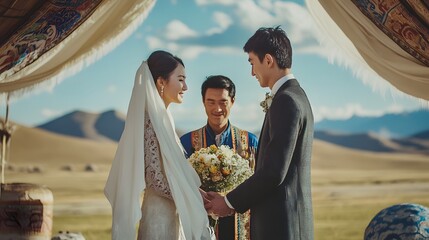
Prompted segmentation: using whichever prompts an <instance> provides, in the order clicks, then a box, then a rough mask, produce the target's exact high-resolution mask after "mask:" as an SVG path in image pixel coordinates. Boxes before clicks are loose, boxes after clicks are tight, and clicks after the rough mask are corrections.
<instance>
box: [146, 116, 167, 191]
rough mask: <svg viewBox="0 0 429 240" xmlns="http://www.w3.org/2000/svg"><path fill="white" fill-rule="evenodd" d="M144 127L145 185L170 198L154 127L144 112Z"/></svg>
mask: <svg viewBox="0 0 429 240" xmlns="http://www.w3.org/2000/svg"><path fill="white" fill-rule="evenodd" d="M144 124H145V128H144V161H145V180H146V187H148V188H151V189H153V190H155V191H156V192H157V193H158V194H159V195H161V196H163V197H167V198H170V199H172V197H171V191H170V187H169V186H168V181H167V178H166V177H165V172H164V167H163V164H162V156H161V151H160V147H159V142H158V139H157V137H156V133H155V129H154V128H153V126H152V123H151V121H150V119H149V115H148V114H145V123H144Z"/></svg>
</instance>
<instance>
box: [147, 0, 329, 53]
mask: <svg viewBox="0 0 429 240" xmlns="http://www.w3.org/2000/svg"><path fill="white" fill-rule="evenodd" d="M195 2H196V4H197V5H199V6H208V7H207V9H208V11H209V14H212V19H213V23H214V26H213V27H211V28H208V30H201V31H200V32H199V31H197V30H194V29H193V28H192V27H190V26H189V25H187V23H184V22H182V21H180V20H177V19H176V20H173V21H170V22H169V23H168V24H167V26H166V27H165V30H163V31H162V32H163V35H156V36H151V37H147V38H146V39H147V42H148V45H149V47H150V48H151V49H156V48H168V49H169V50H171V51H175V52H176V51H180V52H182V54H180V55H181V56H182V57H184V58H188V59H193V58H196V57H198V56H199V54H201V53H203V52H217V51H219V50H222V53H227V54H234V53H236V52H242V49H241V48H242V46H241V45H240V46H238V45H237V46H235V45H236V44H237V43H236V42H235V41H234V40H233V39H231V35H230V34H231V33H230V32H227V31H226V30H228V29H230V28H231V27H232V26H234V27H235V28H237V29H240V30H242V31H244V32H249V36H250V35H251V34H252V33H254V31H256V30H257V29H258V28H260V27H263V26H265V27H272V26H277V25H281V26H282V28H283V29H284V30H285V31H286V33H287V34H288V37H289V38H290V39H291V42H292V44H293V47H294V51H295V52H297V53H303V54H317V55H321V56H325V57H326V56H328V55H329V52H330V50H329V49H327V48H322V47H321V46H320V44H319V43H318V41H317V37H316V36H315V35H316V33H315V32H316V30H315V27H316V25H315V24H314V22H313V19H312V18H311V16H310V14H309V12H308V11H307V9H306V7H305V6H301V5H299V4H297V3H294V2H283V1H272V0H240V1H235V0H217V1H216V0H196V1H195ZM209 5H210V6H209ZM215 5H221V6H224V7H225V6H226V8H223V9H224V10H225V11H228V14H226V13H225V12H220V11H216V10H213V11H212V12H210V10H211V9H215V7H216V6H215ZM212 6H213V7H212ZM216 9H217V8H216ZM189 24H194V23H189ZM202 31H204V32H202ZM215 34H216V35H217V36H216V37H218V38H221V39H224V43H222V44H223V45H224V46H213V41H210V40H209V37H210V36H212V35H215ZM222 34H223V35H224V36H223V35H222ZM228 39H231V41H228ZM188 40H190V41H188ZM210 44H211V45H210ZM233 48H236V49H237V50H232V49H233ZM184 49H186V51H184Z"/></svg>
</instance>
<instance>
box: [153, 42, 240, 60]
mask: <svg viewBox="0 0 429 240" xmlns="http://www.w3.org/2000/svg"><path fill="white" fill-rule="evenodd" d="M146 40H147V42H148V45H149V48H150V49H152V50H153V49H159V48H163V49H165V50H167V51H171V52H174V53H175V54H176V55H177V56H180V58H182V59H186V60H190V59H195V58H197V57H198V56H199V55H200V54H201V53H203V52H210V53H213V54H227V55H232V54H242V50H241V49H238V48H234V47H227V46H225V47H223V46H221V47H208V46H204V45H192V44H177V43H175V42H169V41H167V40H162V39H161V38H157V37H148V38H146Z"/></svg>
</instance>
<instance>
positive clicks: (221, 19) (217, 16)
mask: <svg viewBox="0 0 429 240" xmlns="http://www.w3.org/2000/svg"><path fill="white" fill-rule="evenodd" d="M213 20H214V21H215V22H216V23H217V24H218V25H219V26H217V27H214V28H212V29H209V30H208V31H207V35H212V34H215V33H222V32H223V31H225V30H226V29H228V27H229V26H231V24H232V22H233V21H232V19H231V17H229V16H228V15H227V14H226V13H223V12H214V13H213Z"/></svg>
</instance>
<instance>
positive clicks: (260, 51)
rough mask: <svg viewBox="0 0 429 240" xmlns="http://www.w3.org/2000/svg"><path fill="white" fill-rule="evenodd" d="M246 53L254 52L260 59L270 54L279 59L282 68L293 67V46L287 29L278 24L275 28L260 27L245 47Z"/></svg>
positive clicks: (278, 62)
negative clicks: (286, 31)
mask: <svg viewBox="0 0 429 240" xmlns="http://www.w3.org/2000/svg"><path fill="white" fill-rule="evenodd" d="M243 50H244V51H245V52H246V53H250V52H253V53H255V54H256V56H258V58H259V61H260V62H262V60H263V59H264V57H265V54H270V55H271V56H273V58H274V59H276V61H277V65H278V66H279V67H280V68H281V69H286V68H291V67H292V46H291V44H290V40H289V38H288V37H287V35H286V33H285V31H284V30H283V29H281V28H280V26H277V27H275V28H264V27H262V28H259V29H258V30H257V31H256V32H255V34H253V36H252V37H250V38H249V40H247V42H246V44H245V45H244V47H243Z"/></svg>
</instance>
